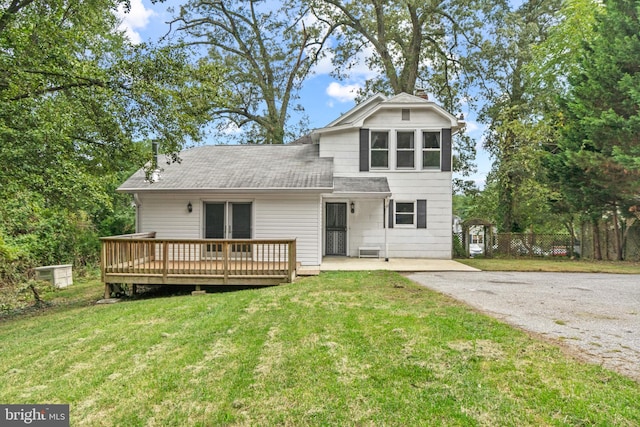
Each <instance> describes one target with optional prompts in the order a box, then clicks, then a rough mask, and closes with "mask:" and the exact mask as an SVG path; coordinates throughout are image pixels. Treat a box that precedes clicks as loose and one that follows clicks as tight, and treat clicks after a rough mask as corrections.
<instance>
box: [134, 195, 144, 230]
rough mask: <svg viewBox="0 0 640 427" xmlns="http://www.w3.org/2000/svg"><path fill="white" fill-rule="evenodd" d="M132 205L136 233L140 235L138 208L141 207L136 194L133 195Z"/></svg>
mask: <svg viewBox="0 0 640 427" xmlns="http://www.w3.org/2000/svg"><path fill="white" fill-rule="evenodd" d="M133 203H134V204H135V206H136V233H141V231H140V206H142V202H140V198H139V197H138V193H133Z"/></svg>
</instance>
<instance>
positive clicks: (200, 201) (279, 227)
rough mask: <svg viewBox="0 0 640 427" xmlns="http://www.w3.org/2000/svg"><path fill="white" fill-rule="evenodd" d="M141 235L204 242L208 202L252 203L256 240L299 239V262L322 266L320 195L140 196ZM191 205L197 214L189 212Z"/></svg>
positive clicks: (170, 194) (297, 240) (204, 194)
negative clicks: (151, 234) (153, 232)
mask: <svg viewBox="0 0 640 427" xmlns="http://www.w3.org/2000/svg"><path fill="white" fill-rule="evenodd" d="M138 197H139V200H140V202H141V206H140V207H139V213H138V218H139V224H138V231H139V232H148V231H155V232H156V233H157V234H156V237H157V238H159V239H201V238H204V203H205V202H217V201H218V202H252V210H253V212H252V215H253V218H252V226H253V238H254V239H289V238H295V239H296V249H297V260H298V262H300V263H301V264H302V265H319V263H320V260H321V252H319V250H320V232H321V229H320V227H319V221H320V218H321V214H320V195H315V194H308V195H286V194H270V195H265V194H247V195H242V196H234V195H221V194H207V193H204V192H203V193H198V194H192V195H189V196H185V195H184V193H163V194H149V193H147V194H143V193H139V195H138ZM189 201H191V204H192V206H193V212H191V213H189V212H188V211H187V204H188V202H189Z"/></svg>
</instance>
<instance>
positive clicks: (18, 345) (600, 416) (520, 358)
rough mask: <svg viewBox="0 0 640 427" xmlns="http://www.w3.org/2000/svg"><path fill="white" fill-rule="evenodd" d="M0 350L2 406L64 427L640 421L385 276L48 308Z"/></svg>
mask: <svg viewBox="0 0 640 427" xmlns="http://www.w3.org/2000/svg"><path fill="white" fill-rule="evenodd" d="M74 286H76V285H74ZM65 292H76V293H75V294H74V295H76V298H77V296H78V295H79V294H84V295H86V296H91V298H94V297H93V296H92V295H94V294H95V299H98V298H99V296H100V294H101V292H102V288H101V286H100V284H99V282H98V281H97V280H94V281H93V282H91V281H87V282H84V283H79V284H78V285H77V290H76V291H71V290H69V291H65ZM0 342H1V343H2V346H1V347H0V375H1V377H2V386H1V387H0V402H2V403H69V404H70V405H71V424H72V425H74V426H76V425H88V426H192V425H193V426H198V425H199V426H214V425H247V426H253V425H291V426H294V425H295V426H299V425H391V426H392V425H397V426H412V425H415V426H424V425H446V426H474V425H481V426H498V425H517V426H527V425H530V426H541V425H556V426H566V425H576V426H584V425H603V426H605V425H607V426H608V425H616V426H637V425H639V424H640V405H638V402H640V385H639V384H638V383H636V382H634V381H632V380H630V379H627V378H625V377H622V376H620V375H618V374H615V373H613V372H610V371H606V370H604V369H602V368H600V367H598V366H594V365H589V364H584V363H581V362H579V361H576V360H574V359H571V358H569V357H568V356H566V355H565V354H564V353H563V352H562V351H561V349H559V348H557V347H555V346H553V345H550V344H548V343H545V342H542V341H539V340H536V339H533V338H531V337H529V336H528V335H527V334H525V333H523V332H521V331H519V330H515V329H513V328H511V327H509V326H507V325H505V324H502V323H500V322H498V321H495V320H493V319H491V318H489V317H487V316H484V315H481V314H479V313H477V312H475V311H473V310H472V309H469V308H467V307H465V306H464V305H462V304H459V303H457V302H455V301H452V300H451V299H449V298H447V297H444V296H442V295H440V294H437V293H434V292H432V291H429V290H427V289H424V288H421V287H418V286H417V285H414V284H413V283H412V282H410V281H409V280H407V279H406V278H404V277H402V276H400V275H398V274H396V273H390V272H349V273H344V272H336V273H323V274H321V275H320V276H318V277H311V278H304V279H301V280H299V281H298V282H296V283H295V284H292V285H283V286H280V287H272V288H263V289H254V290H244V291H237V292H228V293H210V294H207V295H204V296H197V297H195V296H190V295H189V296H174V297H166V298H153V299H142V300H134V301H128V302H122V303H118V304H113V305H97V306H85V305H83V304H80V303H74V304H72V305H70V306H61V305H58V306H57V307H54V308H52V309H48V310H45V311H43V312H40V313H36V314H33V315H29V316H22V317H13V318H9V319H5V320H3V321H2V322H0Z"/></svg>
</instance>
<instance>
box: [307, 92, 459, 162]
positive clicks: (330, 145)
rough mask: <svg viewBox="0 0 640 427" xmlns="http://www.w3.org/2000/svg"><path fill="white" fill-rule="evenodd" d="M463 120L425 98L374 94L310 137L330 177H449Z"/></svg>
mask: <svg viewBox="0 0 640 427" xmlns="http://www.w3.org/2000/svg"><path fill="white" fill-rule="evenodd" d="M463 126H464V122H463V121H462V120H459V119H457V118H456V117H455V116H453V115H452V114H450V113H449V112H447V111H446V110H444V109H443V108H442V107H440V106H439V105H437V104H436V103H434V102H432V101H429V100H427V99H426V98H424V97H420V96H414V95H409V94H406V93H401V94H399V95H396V96H394V97H391V98H388V99H387V98H386V97H385V96H384V95H381V94H378V95H375V96H373V97H372V98H370V99H368V100H367V101H365V102H363V103H361V104H359V105H357V106H356V107H355V108H353V109H352V110H350V111H348V112H347V113H345V114H343V115H342V116H341V117H340V118H338V119H336V120H334V121H333V122H331V123H329V124H328V125H327V126H326V127H324V128H322V129H318V130H316V131H314V133H313V135H314V136H313V139H314V141H317V142H318V143H319V145H320V157H332V158H333V160H334V173H336V174H354V173H360V172H382V173H387V172H389V173H390V172H407V171H412V172H429V173H433V172H451V136H452V134H454V133H456V132H457V131H458V130H460V129H461V128H462V127H463Z"/></svg>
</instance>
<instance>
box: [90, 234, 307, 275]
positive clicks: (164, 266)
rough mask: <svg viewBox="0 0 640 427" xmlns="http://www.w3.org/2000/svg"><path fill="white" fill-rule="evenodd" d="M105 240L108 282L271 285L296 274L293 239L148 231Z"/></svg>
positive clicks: (105, 263)
mask: <svg viewBox="0 0 640 427" xmlns="http://www.w3.org/2000/svg"><path fill="white" fill-rule="evenodd" d="M101 240H102V255H101V261H102V262H101V264H102V280H103V282H104V283H105V284H109V283H139V284H195V285H200V284H204V285H209V284H252V283H264V284H271V283H282V282H291V281H293V279H294V278H295V270H296V241H295V239H282V240H249V239H247V240H244V239H224V240H218V239H190V240H181V239H156V238H155V233H148V234H132V235H126V236H115V237H106V238H103V239H101Z"/></svg>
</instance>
